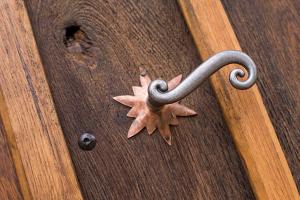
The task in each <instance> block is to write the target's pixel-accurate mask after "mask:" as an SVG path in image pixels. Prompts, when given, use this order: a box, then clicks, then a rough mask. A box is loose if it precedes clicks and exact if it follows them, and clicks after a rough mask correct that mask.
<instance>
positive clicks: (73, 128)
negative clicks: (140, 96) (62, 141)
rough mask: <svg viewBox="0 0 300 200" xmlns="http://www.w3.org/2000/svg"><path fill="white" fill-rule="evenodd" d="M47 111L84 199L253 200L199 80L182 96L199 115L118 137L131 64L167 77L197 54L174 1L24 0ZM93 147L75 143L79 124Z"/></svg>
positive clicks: (124, 121)
mask: <svg viewBox="0 0 300 200" xmlns="http://www.w3.org/2000/svg"><path fill="white" fill-rule="evenodd" d="M25 2H26V4H27V8H28V11H29V13H30V18H31V22H32V25H33V30H34V32H35V36H36V39H37V44H38V47H39V50H40V53H41V56H42V60H43V63H44V67H45V71H46V75H47V78H48V82H49V85H50V88H51V92H52V94H53V98H54V102H55V105H56V110H57V112H58V115H59V119H60V122H61V125H62V128H63V131H64V133H65V137H66V140H67V143H68V146H69V148H70V152H71V155H72V159H73V162H74V165H75V168H76V172H77V175H78V179H79V182H80V184H81V188H82V191H83V194H84V196H85V197H86V199H254V196H253V194H252V191H251V188H250V185H249V183H248V180H247V176H246V175H245V172H244V170H243V167H242V164H241V161H240V159H239V156H238V154H237V153H236V151H235V148H234V145H233V143H232V139H231V137H230V134H229V133H228V130H227V128H226V125H225V123H224V122H223V119H222V116H221V111H220V110H219V106H218V104H217V102H216V99H215V97H214V95H213V92H212V90H211V88H210V86H209V83H208V82H205V83H204V84H203V85H202V87H200V88H199V89H198V90H197V91H195V92H194V93H193V94H192V95H191V96H189V97H188V98H187V99H185V100H184V104H185V105H187V106H189V107H191V108H192V109H195V110H196V111H197V112H198V113H199V114H198V116H196V117H193V118H181V119H180V124H181V125H180V126H179V127H174V128H172V132H173V136H174V137H173V141H172V146H169V145H167V144H166V143H165V142H164V141H163V139H162V138H161V136H160V135H159V134H158V133H157V132H155V133H154V134H153V135H152V136H151V137H150V136H148V135H147V133H146V131H143V132H142V133H140V134H139V135H137V136H135V137H134V138H132V139H129V140H128V139H127V138H126V136H127V131H128V128H129V126H130V124H131V122H132V119H130V118H127V117H126V113H127V112H128V108H127V107H125V106H122V105H120V104H119V103H117V102H115V101H114V100H113V99H112V97H113V96H117V95H122V94H132V91H131V86H132V85H137V84H138V80H139V67H144V68H146V69H147V70H148V71H149V74H150V76H152V77H153V78H158V77H159V76H161V77H162V78H165V79H170V78H172V77H174V76H175V75H178V74H180V73H183V74H184V76H186V75H187V74H189V73H190V72H191V71H192V69H194V68H195V67H196V66H197V65H198V64H200V63H201V61H200V60H199V58H198V53H197V51H196V48H195V46H194V44H193V41H192V38H191V36H190V34H189V32H188V29H187V27H186V25H185V22H184V19H183V17H182V15H181V13H180V10H179V7H178V4H177V3H176V1H173V0H168V1H166V0H160V1H157V0H156V1H154V0H153V1H133V0H131V1H126V2H125V1H117V0H111V1H104V0H103V1H102V0H97V1H95V0H72V1H71V0H52V1H50V0H47V1H39V0H26V1H25ZM85 131H89V132H91V133H93V134H94V135H95V136H96V138H97V140H98V143H97V146H96V147H95V149H93V150H92V151H91V152H84V151H82V150H80V149H79V147H78V145H77V140H78V137H79V136H80V134H81V133H82V132H85Z"/></svg>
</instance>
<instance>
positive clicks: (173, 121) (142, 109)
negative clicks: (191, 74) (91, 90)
mask: <svg viewBox="0 0 300 200" xmlns="http://www.w3.org/2000/svg"><path fill="white" fill-rule="evenodd" d="M181 78H182V75H179V76H176V77H175V78H173V79H172V80H171V81H169V82H168V88H169V90H172V89H173V88H175V87H176V86H177V85H178V84H179V83H180V81H181ZM140 82H141V86H133V87H132V89H133V93H134V96H131V95H124V96H117V97H114V98H113V99H114V100H116V101H118V102H120V103H121V104H123V105H125V106H128V107H131V109H130V111H129V112H128V113H127V116H128V117H133V118H135V120H134V121H133V122H132V124H131V126H130V128H129V131H128V135H127V137H128V138H131V137H132V136H134V135H136V134H138V133H139V132H140V131H141V130H142V129H143V128H145V127H146V129H147V132H148V133H149V135H151V134H152V133H153V132H154V131H155V130H156V129H158V130H159V132H160V134H161V136H162V137H163V138H164V140H165V141H166V142H167V143H168V144H169V145H171V131H170V125H178V124H179V123H178V119H177V116H192V115H196V114H197V113H196V112H195V111H194V110H191V109H189V108H188V107H186V106H184V105H181V104H179V102H175V103H172V104H167V105H164V106H163V107H162V108H161V109H160V110H158V111H154V110H152V109H151V108H150V107H149V106H148V104H147V97H148V86H149V84H150V82H151V79H150V78H149V76H148V75H147V74H142V75H141V76H140Z"/></svg>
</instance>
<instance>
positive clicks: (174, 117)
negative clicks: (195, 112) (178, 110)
mask: <svg viewBox="0 0 300 200" xmlns="http://www.w3.org/2000/svg"><path fill="white" fill-rule="evenodd" d="M170 124H171V125H173V126H177V125H179V121H178V119H177V117H176V116H173V118H172V119H171V121H170Z"/></svg>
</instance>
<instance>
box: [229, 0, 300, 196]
mask: <svg viewBox="0 0 300 200" xmlns="http://www.w3.org/2000/svg"><path fill="white" fill-rule="evenodd" d="M223 3H224V6H225V9H226V11H227V13H228V17H229V19H230V20H231V23H232V25H233V28H234V30H235V32H236V34H237V38H238V40H239V41H240V45H241V46H242V49H243V50H244V51H246V52H249V53H250V55H251V56H252V58H253V59H255V61H256V63H257V64H258V66H263V67H260V68H261V69H260V76H259V79H258V86H259V88H260V91H261V93H262V96H263V100H264V103H265V105H266V108H267V111H268V113H269V114H270V118H271V121H272V122H273V125H274V128H275V130H276V133H277V136H278V138H279V141H280V143H281V146H282V148H283V150H284V153H285V156H286V158H287V161H288V164H289V167H290V169H291V171H292V174H293V177H294V180H295V181H296V184H297V186H298V191H299V190H300V98H299V96H300V67H299V66H300V56H299V54H300V13H299V10H300V1H299V0H286V1H281V0H255V1H251V3H250V1H247V0H241V1H228V0H224V1H223ZM253 13H255V14H253Z"/></svg>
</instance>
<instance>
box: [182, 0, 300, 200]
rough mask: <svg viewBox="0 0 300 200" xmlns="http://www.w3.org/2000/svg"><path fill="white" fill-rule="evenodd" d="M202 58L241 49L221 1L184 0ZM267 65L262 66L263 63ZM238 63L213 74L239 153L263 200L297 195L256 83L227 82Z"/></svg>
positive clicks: (255, 188) (259, 197) (184, 10)
mask: <svg viewBox="0 0 300 200" xmlns="http://www.w3.org/2000/svg"><path fill="white" fill-rule="evenodd" d="M179 3H180V5H181V8H182V11H183V14H184V16H185V18H186V21H187V23H188V26H189V27H190V30H191V32H192V35H193V38H194V40H195V43H196V46H197V47H198V50H199V53H200V56H201V57H202V58H203V59H206V58H208V57H209V56H211V55H213V54H214V53H217V52H219V51H222V50H228V49H235V50H240V49H241V48H240V46H239V43H238V40H237V38H236V36H235V34H234V32H233V30H232V27H231V25H230V23H229V21H228V18H227V16H226V13H225V11H224V9H223V6H222V4H221V2H220V1H217V0H214V1H206V0H197V1H196V0H179ZM259 67H261V68H262V67H263V66H259ZM232 68H233V66H231V67H227V68H224V69H223V70H221V71H219V72H218V73H216V74H215V75H214V76H212V77H211V83H212V86H213V89H214V91H215V93H216V96H217V98H218V100H219V102H220V105H221V107H222V110H223V113H224V116H225V120H226V122H227V124H228V127H229V129H230V132H231V135H232V137H233V139H234V141H235V144H236V146H237V149H238V151H239V152H240V155H241V157H242V159H243V161H244V163H245V168H246V170H247V172H248V174H249V177H250V182H251V185H252V187H253V190H254V192H255V195H256V197H257V198H258V199H272V200H274V199H278V200H282V199H298V191H297V188H296V185H295V182H294V180H293V177H292V175H291V172H290V169H289V167H288V164H287V161H286V159H285V157H284V154H283V151H282V149H281V146H280V144H279V141H278V138H277V136H276V133H275V131H274V128H273V126H272V124H271V121H270V118H269V116H268V114H267V111H266V109H265V106H264V104H263V101H262V98H261V95H260V92H259V90H258V88H257V87H256V86H254V87H252V88H251V89H249V90H245V91H238V90H235V89H234V88H233V87H232V86H231V85H230V83H229V81H228V75H229V73H230V71H231V70H232Z"/></svg>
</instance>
